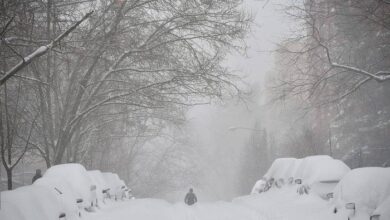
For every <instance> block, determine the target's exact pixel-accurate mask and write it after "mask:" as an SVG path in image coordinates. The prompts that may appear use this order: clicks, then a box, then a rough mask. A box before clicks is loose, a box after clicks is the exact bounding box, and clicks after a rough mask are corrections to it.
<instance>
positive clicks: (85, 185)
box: [43, 163, 96, 209]
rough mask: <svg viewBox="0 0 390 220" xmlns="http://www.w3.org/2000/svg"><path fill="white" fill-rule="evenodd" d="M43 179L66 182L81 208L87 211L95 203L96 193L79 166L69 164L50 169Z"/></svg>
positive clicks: (83, 170)
mask: <svg viewBox="0 0 390 220" xmlns="http://www.w3.org/2000/svg"><path fill="white" fill-rule="evenodd" d="M43 178H53V179H57V180H59V181H61V182H66V183H67V184H68V185H69V186H70V187H71V189H72V191H73V192H74V193H75V194H76V195H78V196H80V198H77V200H79V199H82V202H81V203H80V204H79V205H81V207H83V208H86V209H89V208H90V207H91V206H92V205H93V204H94V202H95V201H96V191H95V190H93V183H92V181H91V179H90V177H89V175H88V173H87V170H86V169H85V168H84V167H83V166H82V165H81V164H75V163H69V164H61V165H56V166H52V167H50V168H49V169H48V170H47V171H46V173H45V174H44V175H43Z"/></svg>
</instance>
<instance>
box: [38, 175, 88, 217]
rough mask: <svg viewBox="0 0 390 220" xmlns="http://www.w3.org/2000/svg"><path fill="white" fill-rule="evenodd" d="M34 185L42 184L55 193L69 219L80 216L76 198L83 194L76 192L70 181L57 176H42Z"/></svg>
mask: <svg viewBox="0 0 390 220" xmlns="http://www.w3.org/2000/svg"><path fill="white" fill-rule="evenodd" d="M33 185H36V186H42V187H44V188H45V189H46V190H47V191H48V192H51V193H53V194H54V195H55V196H56V197H57V199H58V201H59V205H60V207H61V210H62V211H63V212H64V213H65V214H66V217H67V219H75V218H76V217H77V216H78V213H79V211H78V207H77V203H76V200H77V198H80V197H81V195H79V194H78V193H77V192H75V191H74V190H73V188H72V187H71V186H70V185H69V184H68V182H65V181H61V180H59V179H56V178H50V177H42V178H39V179H38V180H36V181H35V182H34V184H33Z"/></svg>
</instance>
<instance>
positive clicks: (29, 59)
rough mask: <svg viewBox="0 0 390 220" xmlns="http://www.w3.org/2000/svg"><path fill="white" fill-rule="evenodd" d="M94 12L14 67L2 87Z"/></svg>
mask: <svg viewBox="0 0 390 220" xmlns="http://www.w3.org/2000/svg"><path fill="white" fill-rule="evenodd" d="M92 13H93V11H91V12H89V13H87V14H86V15H85V16H84V17H83V18H81V19H80V20H79V21H78V22H76V23H75V24H73V25H72V26H71V27H69V28H68V29H67V30H66V31H65V32H63V33H62V34H60V35H59V36H58V37H57V38H56V39H54V40H53V41H52V42H50V43H49V44H47V45H45V46H41V47H39V48H38V49H36V50H35V51H34V52H33V53H31V54H29V55H28V56H26V57H24V58H23V59H22V61H20V62H19V63H18V64H16V65H15V66H14V67H12V68H11V69H10V70H8V71H7V72H6V73H5V74H4V76H2V77H1V79H0V86H1V85H3V84H4V83H5V82H6V81H7V80H8V79H9V78H11V77H12V76H13V75H15V74H16V73H17V72H19V71H20V70H22V69H23V68H24V67H26V66H27V65H28V64H29V63H31V62H32V61H33V60H35V59H37V58H38V57H40V56H42V55H44V54H46V53H47V52H48V51H49V50H50V49H52V48H53V47H55V46H56V45H57V44H58V42H60V41H61V40H62V39H63V38H65V37H66V36H68V35H69V34H70V33H71V32H72V31H73V30H74V29H76V27H78V26H79V25H80V24H81V23H82V22H83V21H84V20H86V19H87V18H88V17H89V16H91V14H92Z"/></svg>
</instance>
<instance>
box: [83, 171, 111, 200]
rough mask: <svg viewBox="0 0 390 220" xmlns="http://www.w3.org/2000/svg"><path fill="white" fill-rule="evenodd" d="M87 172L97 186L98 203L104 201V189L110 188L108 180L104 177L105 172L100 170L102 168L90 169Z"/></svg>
mask: <svg viewBox="0 0 390 220" xmlns="http://www.w3.org/2000/svg"><path fill="white" fill-rule="evenodd" d="M87 173H88V176H89V177H90V179H91V181H92V183H93V184H94V185H95V186H96V196H97V199H98V201H99V202H98V204H99V203H102V202H103V200H104V193H103V190H106V189H108V188H109V186H108V184H107V182H106V180H105V179H104V176H103V173H102V172H100V170H90V171H87Z"/></svg>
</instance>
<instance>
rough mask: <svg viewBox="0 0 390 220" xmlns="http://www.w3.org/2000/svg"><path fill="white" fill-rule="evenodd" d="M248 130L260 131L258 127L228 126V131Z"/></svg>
mask: <svg viewBox="0 0 390 220" xmlns="http://www.w3.org/2000/svg"><path fill="white" fill-rule="evenodd" d="M240 129H242V130H250V131H262V130H260V129H256V128H248V127H239V126H230V127H229V128H228V130H229V131H236V130H240Z"/></svg>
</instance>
